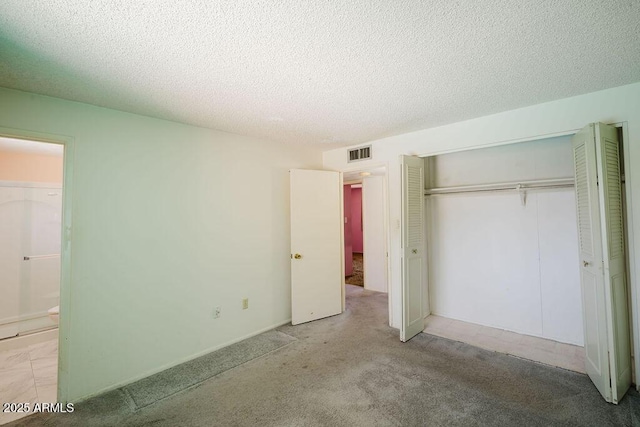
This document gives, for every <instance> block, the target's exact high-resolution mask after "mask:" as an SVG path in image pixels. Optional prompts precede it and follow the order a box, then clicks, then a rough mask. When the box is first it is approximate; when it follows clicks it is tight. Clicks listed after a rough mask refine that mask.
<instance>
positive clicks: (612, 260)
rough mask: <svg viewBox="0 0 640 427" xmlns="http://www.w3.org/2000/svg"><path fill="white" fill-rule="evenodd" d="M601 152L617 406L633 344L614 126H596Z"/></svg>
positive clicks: (628, 379) (628, 372)
mask: <svg viewBox="0 0 640 427" xmlns="http://www.w3.org/2000/svg"><path fill="white" fill-rule="evenodd" d="M595 131H596V138H595V141H596V149H597V152H598V157H597V160H598V162H597V164H598V176H600V177H602V179H601V183H600V186H599V188H598V190H599V193H600V194H599V195H600V200H601V201H602V203H601V204H600V218H601V219H602V223H601V228H602V235H603V236H606V238H603V239H602V248H603V250H602V252H603V255H604V256H603V261H604V262H603V267H604V284H605V285H604V286H605V300H606V306H607V309H608V310H609V311H608V313H607V319H608V322H607V336H608V338H609V364H610V367H611V369H610V371H611V400H612V402H614V403H618V401H619V400H620V399H622V396H624V394H625V393H626V392H627V390H628V389H629V386H630V385H631V343H630V338H629V306H628V298H627V276H626V266H625V265H626V256H625V241H624V220H623V216H622V215H623V212H622V188H621V185H620V144H619V142H618V132H617V129H616V128H614V127H613V126H608V125H605V124H602V123H598V124H596V125H595Z"/></svg>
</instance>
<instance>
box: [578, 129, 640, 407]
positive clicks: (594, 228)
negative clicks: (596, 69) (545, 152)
mask: <svg viewBox="0 0 640 427" xmlns="http://www.w3.org/2000/svg"><path fill="white" fill-rule="evenodd" d="M572 143H573V156H574V167H575V169H574V170H575V178H576V209H577V219H578V240H579V250H580V282H581V288H582V307H583V319H584V335H585V337H584V347H585V368H586V371H587V374H588V375H589V377H590V378H591V380H592V381H593V383H594V384H595V386H596V387H597V389H598V390H599V391H600V393H601V394H602V396H603V397H604V399H605V400H606V401H607V402H613V403H617V402H618V400H619V398H621V397H622V395H624V392H625V391H626V389H627V388H628V387H629V383H630V372H631V371H630V360H629V358H630V346H629V324H628V316H627V315H628V310H627V300H626V283H625V266H624V237H623V236H624V231H623V229H622V224H623V220H622V201H621V196H622V195H621V189H620V168H619V153H618V138H617V131H616V129H615V128H613V127H611V126H607V125H603V124H591V125H589V126H587V127H585V128H584V129H582V130H581V131H580V132H578V133H577V134H576V135H575V136H574V137H573V139H572ZM612 257H613V258H612ZM612 266H613V269H612ZM623 353H624V354H623ZM625 355H626V356H625ZM621 367H622V368H623V369H622V371H620V370H619V368H621ZM625 378H628V380H626V379H625ZM624 383H626V386H625V385H623V384H624ZM623 389H624V390H623Z"/></svg>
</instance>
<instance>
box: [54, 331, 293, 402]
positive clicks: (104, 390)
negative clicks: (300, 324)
mask: <svg viewBox="0 0 640 427" xmlns="http://www.w3.org/2000/svg"><path fill="white" fill-rule="evenodd" d="M289 323H291V319H287V320H285V321H283V322H279V323H276V324H273V325H271V326H267V327H266V328H262V329H259V330H257V331H255V332H251V333H250V334H247V335H243V336H241V337H239V338H235V339H233V340H230V341H227V342H225V343H223V344H218V345H216V346H213V347H210V348H208V349H206V350H203V351H199V352H198V353H195V354H192V355H189V356H186V357H183V358H181V359H178V360H177V361H174V362H171V363H167V364H166V365H163V366H161V367H159V368H156V369H152V370H149V371H146V372H145V373H143V374H140V375H136V376H133V377H131V378H128V379H126V380H124V381H120V382H118V383H116V384H113V385H110V386H108V387H104V388H102V389H100V390H98V391H96V392H94V393H91V394H88V395H86V396H83V397H79V398H74V399H68V401H67V402H62V403H68V402H73V403H78V402H82V401H84V400H87V399H91V398H92V397H95V396H98V395H100V394H103V393H107V392H109V391H113V390H116V389H119V388H120V387H124V386H125V385H127V384H131V383H134V382H136V381H139V380H141V379H143V378H146V377H149V376H151V375H154V374H157V373H158V372H162V371H165V370H167V369H169V368H173V367H174V366H177V365H180V364H182V363H185V362H189V361H191V360H193V359H197V358H198V357H201V356H204V355H205V354H209V353H211V352H214V351H216V350H220V349H221V348H224V347H228V346H230V345H231V344H235V343H237V342H240V341H243V340H246V339H247V338H251V337H254V336H256V335H260V334H262V333H264V332H267V331H270V330H272V329H275V328H278V327H280V326H282V325H286V324H289Z"/></svg>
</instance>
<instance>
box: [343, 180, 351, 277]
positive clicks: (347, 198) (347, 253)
mask: <svg viewBox="0 0 640 427" xmlns="http://www.w3.org/2000/svg"><path fill="white" fill-rule="evenodd" d="M351 192H352V190H351V186H350V185H345V186H344V218H345V220H343V222H344V275H345V276H351V275H352V274H353V249H352V247H351Z"/></svg>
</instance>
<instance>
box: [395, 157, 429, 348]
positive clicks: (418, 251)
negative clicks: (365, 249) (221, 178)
mask: <svg viewBox="0 0 640 427" xmlns="http://www.w3.org/2000/svg"><path fill="white" fill-rule="evenodd" d="M401 162H402V324H401V327H400V340H401V341H403V342H405V341H408V340H410V339H411V338H413V337H414V336H415V335H417V334H419V333H420V332H422V331H423V330H424V316H425V313H424V312H423V306H424V304H423V300H424V299H425V298H426V295H424V292H423V286H422V283H423V277H424V274H426V271H425V266H426V257H425V250H424V248H425V242H424V238H425V237H424V236H425V233H424V226H425V225H424V161H423V159H422V158H420V157H412V156H402V158H401Z"/></svg>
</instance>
